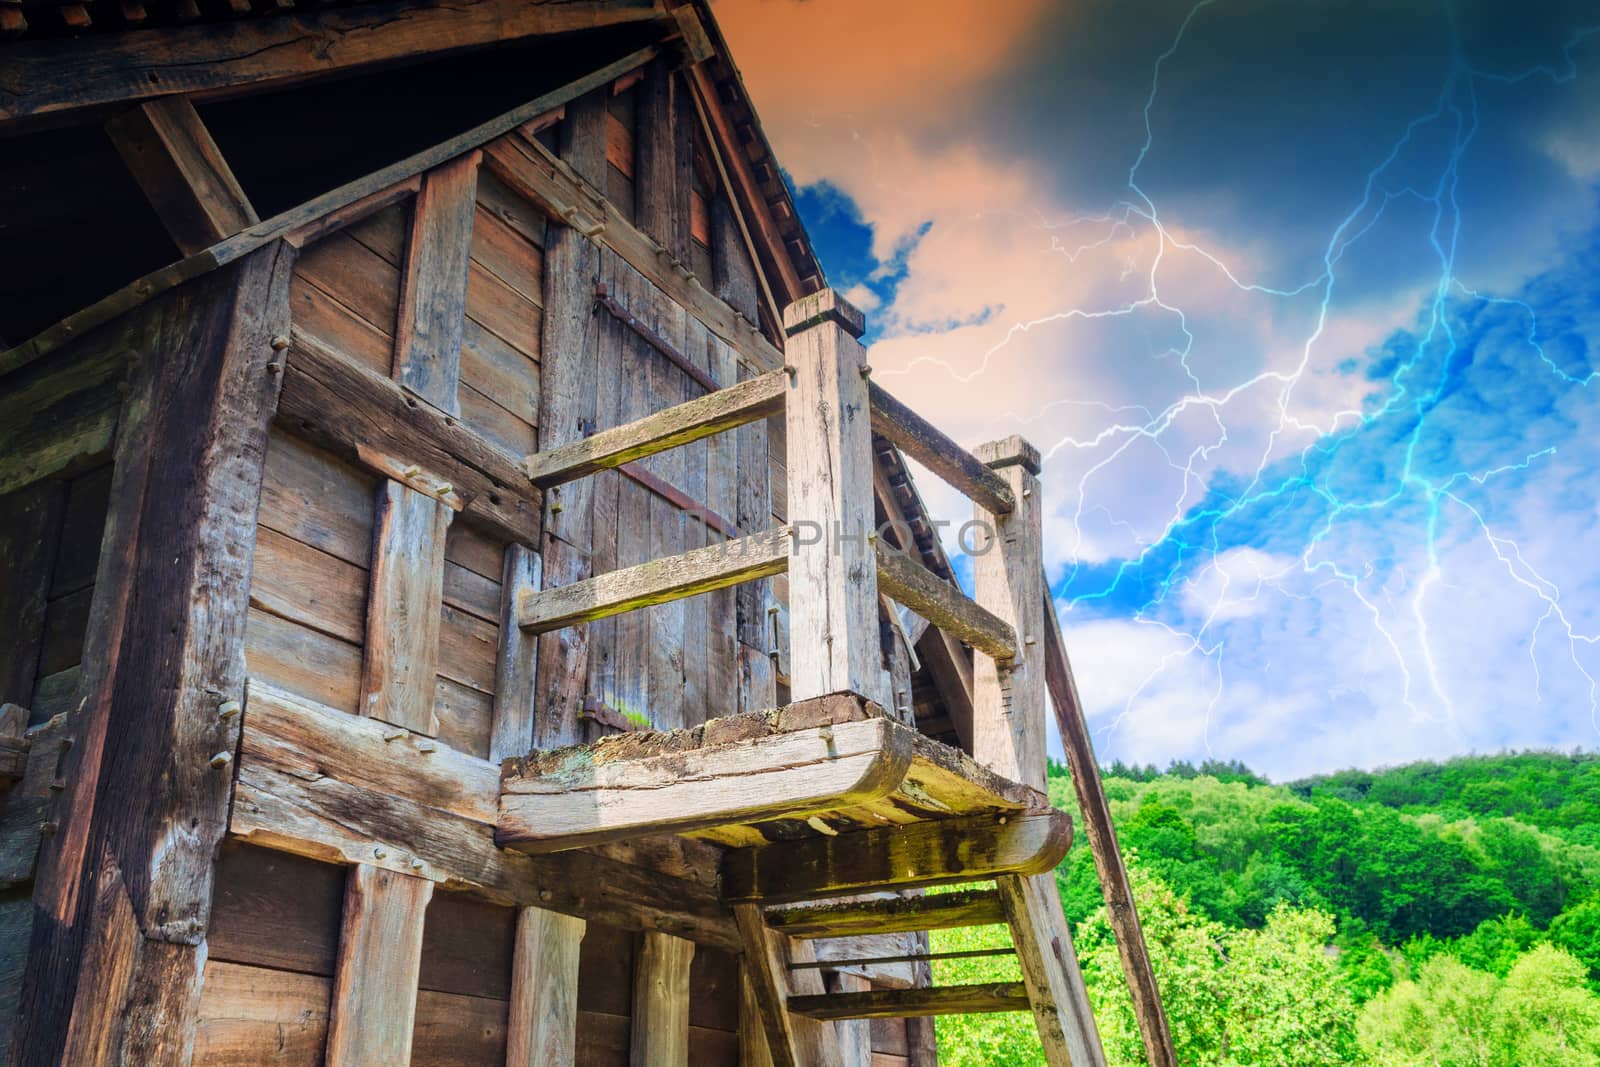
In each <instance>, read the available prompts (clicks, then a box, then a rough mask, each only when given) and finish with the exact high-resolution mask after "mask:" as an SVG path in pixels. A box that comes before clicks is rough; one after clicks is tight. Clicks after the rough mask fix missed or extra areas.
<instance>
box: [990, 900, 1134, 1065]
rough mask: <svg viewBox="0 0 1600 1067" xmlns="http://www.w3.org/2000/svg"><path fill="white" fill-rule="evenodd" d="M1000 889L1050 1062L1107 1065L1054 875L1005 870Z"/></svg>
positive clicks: (1023, 975)
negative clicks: (1010, 872)
mask: <svg viewBox="0 0 1600 1067" xmlns="http://www.w3.org/2000/svg"><path fill="white" fill-rule="evenodd" d="M995 888H996V890H997V891H998V892H999V894H1000V900H1001V902H1002V903H1004V904H1005V908H1006V917H1007V919H1008V921H1009V922H1010V925H1011V943H1012V944H1013V945H1014V946H1015V947H1016V950H1017V960H1018V962H1020V963H1021V964H1022V978H1023V982H1024V983H1025V984H1026V986H1027V991H1028V1002H1029V1003H1030V1004H1031V1006H1032V1008H1033V1019H1034V1023H1035V1024H1036V1025H1037V1026H1038V1029H1039V1041H1040V1043H1041V1044H1042V1045H1043V1046H1044V1054H1045V1060H1046V1062H1048V1063H1049V1064H1050V1067H1106V1054H1105V1050H1104V1049H1102V1048H1101V1047H1100V1032H1099V1031H1098V1030H1097V1029H1096V1028H1095V1024H1094V1014H1093V1012H1091V1011H1090V1009H1089V993H1088V990H1087V989H1085V987H1084V984H1083V974H1082V972H1080V971H1079V969H1078V958H1077V956H1076V955H1074V953H1073V950H1072V934H1071V933H1070V932H1068V930H1067V920H1066V917H1065V916H1064V915H1062V913H1061V897H1060V896H1059V894H1058V891H1057V889H1056V877H1055V875H1054V874H1052V873H1045V874H1037V875H1033V876H1032V877H1026V876H1019V875H1004V876H1002V877H1000V878H996V879H995Z"/></svg>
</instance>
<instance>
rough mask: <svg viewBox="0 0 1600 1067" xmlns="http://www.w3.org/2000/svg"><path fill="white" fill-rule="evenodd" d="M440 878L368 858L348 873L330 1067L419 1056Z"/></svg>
mask: <svg viewBox="0 0 1600 1067" xmlns="http://www.w3.org/2000/svg"><path fill="white" fill-rule="evenodd" d="M432 898H433V883H432V882H430V881H428V880H427V879H425V878H408V877H407V876H405V875H403V874H395V873H394V872H393V871H385V870H380V869H379V868H377V867H369V866H367V865H366V864H358V865H356V866H354V867H352V868H350V873H349V874H348V875H346V878H345V893H344V919H343V921H342V922H341V923H340V925H339V963H338V967H337V969H336V970H335V972H334V978H333V1000H332V1003H331V1004H330V1005H329V1013H328V1047H327V1054H326V1055H327V1064H328V1067H362V1065H364V1064H373V1063H395V1064H405V1063H410V1062H411V1029H412V1023H413V1021H414V1020H415V1017H416V1009H417V976H418V975H419V974H420V973H421V968H422V928H423V921H424V916H425V915H426V913H427V910H428V901H429V900H431V899H432Z"/></svg>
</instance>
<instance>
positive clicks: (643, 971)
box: [628, 930, 694, 1067]
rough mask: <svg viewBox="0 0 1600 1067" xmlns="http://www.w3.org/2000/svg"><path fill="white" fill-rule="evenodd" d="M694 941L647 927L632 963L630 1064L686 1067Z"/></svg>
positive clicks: (637, 1066) (640, 1066)
mask: <svg viewBox="0 0 1600 1067" xmlns="http://www.w3.org/2000/svg"><path fill="white" fill-rule="evenodd" d="M693 961H694V942H693V941H685V940H684V939H683V938H681V937H673V936H672V935H671V934H663V933H660V932H659V931H654V930H652V931H650V932H648V933H646V934H645V935H644V947H643V948H642V949H641V950H640V952H639V959H638V961H637V962H636V963H635V964H634V973H633V1028H632V1029H633V1038H632V1042H631V1044H632V1055H631V1056H630V1057H629V1059H628V1062H629V1063H630V1064H632V1065H633V1067H688V1063H689V965H690V963H692V962H693Z"/></svg>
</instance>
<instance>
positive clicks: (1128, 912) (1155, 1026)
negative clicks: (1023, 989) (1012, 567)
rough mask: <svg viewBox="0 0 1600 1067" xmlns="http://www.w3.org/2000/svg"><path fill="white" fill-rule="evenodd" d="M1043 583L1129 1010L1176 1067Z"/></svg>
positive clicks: (1054, 681)
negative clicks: (1126, 980) (1130, 1000)
mask: <svg viewBox="0 0 1600 1067" xmlns="http://www.w3.org/2000/svg"><path fill="white" fill-rule="evenodd" d="M1041 587H1042V589H1043V591H1044V656H1045V679H1046V682H1047V684H1048V687H1049V690H1050V704H1051V706H1052V707H1053V708H1054V709H1055V713H1056V725H1057V726H1058V727H1059V728H1060V731H1061V745H1062V747H1063V748H1064V749H1065V750H1066V756H1067V769H1068V770H1069V771H1071V776H1072V787H1073V790H1074V792H1075V793H1076V794H1077V797H1078V810H1079V811H1081V812H1082V813H1083V832H1084V835H1085V836H1086V837H1087V838H1088V840H1089V852H1090V854H1091V855H1092V856H1093V857H1094V866H1095V871H1096V872H1097V873H1098V874H1099V876H1100V892H1101V895H1102V896H1104V897H1105V901H1106V914H1107V916H1108V917H1109V918H1110V921H1111V929H1112V932H1113V933H1114V934H1115V935H1116V939H1117V954H1118V955H1119V956H1120V957H1121V958H1122V973H1123V974H1124V975H1126V976H1127V979H1128V992H1129V993H1130V994H1131V995H1132V998H1133V1014H1134V1017H1135V1019H1136V1020H1137V1021H1138V1023H1139V1035H1140V1037H1141V1038H1142V1039H1143V1041H1144V1051H1145V1058H1146V1059H1147V1060H1149V1061H1150V1065H1151V1067H1177V1064H1178V1057H1177V1053H1176V1052H1175V1051H1174V1049H1173V1046H1172V1033H1171V1030H1170V1029H1169V1028H1168V1026H1167V1013H1166V1011H1165V1009H1164V1008H1163V1007H1162V1006H1161V988H1160V986H1158V985H1157V984H1156V976H1155V970H1154V969H1153V968H1152V966H1151V964H1150V953H1149V950H1148V948H1147V947H1146V946H1145V941H1144V930H1143V929H1142V928H1141V926H1140V924H1139V911H1138V908H1137V907H1136V906H1135V904H1134V900H1133V890H1132V888H1131V887H1130V886H1129V885H1128V871H1127V868H1126V867H1124V866H1123V863H1122V850H1121V849H1120V848H1119V847H1118V846H1117V830H1116V827H1115V826H1114V825H1113V824H1112V822H1111V805H1110V804H1109V803H1108V802H1107V800H1106V792H1105V787H1104V786H1103V785H1102V784H1101V782H1100V765H1099V763H1098V762H1097V761H1096V760H1095V756H1094V745H1093V744H1092V743H1091V742H1090V740H1089V723H1088V720H1087V719H1086V718H1085V717H1084V713H1083V702H1082V701H1081V700H1080V699H1079V697H1078V683H1077V681H1076V680H1075V679H1074V678H1073V675H1072V663H1071V661H1070V660H1069V659H1068V658H1067V644H1066V641H1065V639H1064V638H1063V637H1062V635H1061V622H1060V620H1059V619H1057V618H1056V610H1055V604H1054V603H1053V602H1052V601H1051V598H1050V585H1049V582H1047V581H1041Z"/></svg>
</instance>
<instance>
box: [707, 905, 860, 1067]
mask: <svg viewBox="0 0 1600 1067" xmlns="http://www.w3.org/2000/svg"><path fill="white" fill-rule="evenodd" d="M733 919H734V923H735V924H736V925H737V926H738V928H739V940H740V942H741V944H742V945H743V948H744V963H745V976H746V978H747V979H748V980H749V992H750V999H751V1001H752V1003H753V1005H754V1008H755V1014H756V1016H757V1017H759V1019H760V1025H761V1029H762V1032H763V1033H764V1034H765V1035H766V1040H767V1055H768V1056H769V1057H770V1062H771V1063H772V1065H773V1067H843V1060H842V1054H841V1052H840V1051H839V1032H838V1031H837V1030H836V1029H834V1026H833V1024H832V1023H825V1022H818V1021H817V1020H815V1019H806V1018H802V1017H799V1016H793V1015H790V1014H789V1006H788V1005H789V997H790V996H819V995H821V994H823V993H826V992H827V990H826V989H825V988H824V987H823V984H822V971H821V970H819V969H817V968H815V967H806V968H802V969H800V970H793V971H791V970H790V969H789V964H790V963H815V962H816V953H815V951H814V950H813V949H812V946H811V944H810V943H809V942H806V941H798V940H795V939H793V938H790V937H787V936H785V935H784V934H781V933H779V932H777V931H776V930H769V929H768V928H767V923H766V919H765V918H763V917H762V913H761V905H759V904H735V905H734V906H733ZM741 1025H742V1023H741Z"/></svg>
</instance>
